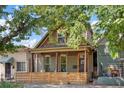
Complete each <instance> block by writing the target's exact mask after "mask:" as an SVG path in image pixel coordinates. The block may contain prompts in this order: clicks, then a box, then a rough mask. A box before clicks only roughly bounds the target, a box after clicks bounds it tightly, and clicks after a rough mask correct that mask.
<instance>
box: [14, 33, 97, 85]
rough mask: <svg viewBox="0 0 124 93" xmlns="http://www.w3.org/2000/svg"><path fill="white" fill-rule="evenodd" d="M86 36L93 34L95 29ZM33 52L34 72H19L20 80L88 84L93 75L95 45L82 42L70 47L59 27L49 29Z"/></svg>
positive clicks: (17, 75)
mask: <svg viewBox="0 0 124 93" xmlns="http://www.w3.org/2000/svg"><path fill="white" fill-rule="evenodd" d="M85 36H86V38H91V37H92V31H88V32H87V33H85ZM31 54H32V63H31V64H30V72H29V73H16V80H17V81H24V82H41V83H43V82H44V83H57V84H60V83H62V84H63V83H66V84H67V83H68V84H70V83H74V84H86V83H88V82H89V81H91V80H92V78H93V72H95V71H94V62H93V48H92V46H90V45H88V44H82V45H80V47H79V49H73V48H69V47H67V45H66V37H64V36H63V35H62V34H60V33H59V32H57V31H54V32H52V33H47V34H46V35H45V36H44V38H43V39H42V40H41V41H39V43H38V44H37V45H36V46H35V48H34V49H32V50H31ZM21 75H22V76H21ZM20 76H21V77H20Z"/></svg>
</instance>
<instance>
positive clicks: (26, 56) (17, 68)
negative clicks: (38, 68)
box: [0, 48, 31, 80]
mask: <svg viewBox="0 0 124 93" xmlns="http://www.w3.org/2000/svg"><path fill="white" fill-rule="evenodd" d="M30 59H31V54H30V49H29V48H19V49H17V52H14V53H7V54H6V55H4V56H0V80H11V79H14V78H15V75H16V72H29V67H28V66H29V65H28V63H29V61H31V60H30Z"/></svg>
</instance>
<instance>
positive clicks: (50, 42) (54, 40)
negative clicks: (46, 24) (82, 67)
mask: <svg viewBox="0 0 124 93" xmlns="http://www.w3.org/2000/svg"><path fill="white" fill-rule="evenodd" d="M86 36H89V32H88V33H86ZM89 37H90V36H89ZM60 41H61V40H60ZM58 42H59V41H58V35H57V31H53V32H47V33H46V34H45V36H44V37H43V38H42V39H41V40H40V41H39V42H38V43H37V45H36V46H35V47H34V48H51V47H65V46H67V45H66V44H65V43H60V44H58ZM86 44H87V43H85V44H81V46H82V45H86Z"/></svg>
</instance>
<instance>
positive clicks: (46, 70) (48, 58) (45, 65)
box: [44, 56, 50, 72]
mask: <svg viewBox="0 0 124 93" xmlns="http://www.w3.org/2000/svg"><path fill="white" fill-rule="evenodd" d="M44 69H45V72H49V71H50V56H46V57H45V61H44Z"/></svg>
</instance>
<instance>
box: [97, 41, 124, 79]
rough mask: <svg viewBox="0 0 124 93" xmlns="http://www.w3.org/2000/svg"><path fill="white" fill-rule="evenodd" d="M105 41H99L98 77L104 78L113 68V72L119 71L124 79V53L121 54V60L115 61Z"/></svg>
mask: <svg viewBox="0 0 124 93" xmlns="http://www.w3.org/2000/svg"><path fill="white" fill-rule="evenodd" d="M106 42H107V41H106V40H105V39H101V40H100V41H99V43H100V46H99V47H98V48H97V49H96V50H97V75H98V76H102V75H103V74H104V73H106V72H107V68H108V67H111V68H112V69H113V70H118V72H119V76H121V77H124V51H120V52H119V58H117V59H113V58H112V57H111V56H110V54H109V51H108V49H107V47H106V46H105V43H106Z"/></svg>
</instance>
